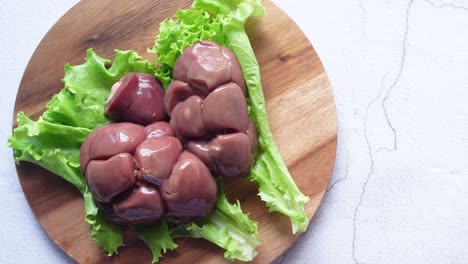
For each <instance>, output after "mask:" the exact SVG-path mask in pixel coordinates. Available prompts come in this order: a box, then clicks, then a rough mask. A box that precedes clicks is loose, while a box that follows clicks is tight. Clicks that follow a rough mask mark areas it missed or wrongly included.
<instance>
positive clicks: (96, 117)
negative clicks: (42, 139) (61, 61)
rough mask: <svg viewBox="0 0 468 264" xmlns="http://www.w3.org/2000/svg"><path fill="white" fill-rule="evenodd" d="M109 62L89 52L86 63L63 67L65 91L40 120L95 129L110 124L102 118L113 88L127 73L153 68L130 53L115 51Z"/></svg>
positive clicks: (48, 106)
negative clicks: (112, 59)
mask: <svg viewBox="0 0 468 264" xmlns="http://www.w3.org/2000/svg"><path fill="white" fill-rule="evenodd" d="M109 65H110V60H107V59H103V58H101V57H99V56H98V55H97V54H96V53H95V52H94V51H93V50H92V49H89V50H88V52H87V54H86V62H85V63H84V64H81V65H77V66H70V65H69V64H67V65H65V77H64V79H63V81H64V83H65V88H64V89H62V90H61V91H60V92H59V93H58V94H56V95H54V97H53V98H52V100H51V101H50V102H49V103H48V104H47V106H46V108H47V110H46V111H45V112H44V114H43V118H44V119H45V120H47V121H50V122H53V123H58V124H63V125H68V126H73V127H85V128H89V129H95V128H97V127H100V126H102V125H105V124H108V123H110V122H111V121H110V120H109V119H108V118H107V117H106V116H105V115H104V108H105V104H106V100H107V98H108V97H109V94H110V88H111V87H112V85H113V84H114V83H115V82H117V81H118V80H120V79H121V78H122V77H123V76H124V75H125V74H126V73H128V72H146V73H149V74H154V65H153V64H151V63H150V62H148V61H142V60H141V58H140V56H139V55H138V54H137V53H136V52H135V51H131V50H127V51H121V50H115V58H114V62H113V63H112V65H110V68H108V66H109Z"/></svg>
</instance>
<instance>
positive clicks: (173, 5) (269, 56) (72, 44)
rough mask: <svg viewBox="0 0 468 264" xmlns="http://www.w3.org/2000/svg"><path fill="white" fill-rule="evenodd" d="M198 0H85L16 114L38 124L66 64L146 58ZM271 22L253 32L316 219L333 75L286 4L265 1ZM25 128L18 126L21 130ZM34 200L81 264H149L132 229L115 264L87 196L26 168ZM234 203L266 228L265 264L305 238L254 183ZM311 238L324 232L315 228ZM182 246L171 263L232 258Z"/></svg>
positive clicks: (62, 28) (274, 117)
mask: <svg viewBox="0 0 468 264" xmlns="http://www.w3.org/2000/svg"><path fill="white" fill-rule="evenodd" d="M191 2H192V1H188V0H175V1H170V0H159V1H155V0H142V1H131V0H127V1H116V0H100V1H93V0H83V1H81V2H79V3H78V4H77V5H76V6H75V7H73V8H72V9H71V10H70V11H69V12H67V13H66V14H65V15H64V16H63V17H62V18H61V19H60V20H59V21H58V22H57V23H56V24H55V25H54V26H53V27H52V28H51V29H50V31H49V32H48V33H47V35H46V36H45V37H44V39H43V40H42V41H41V43H40V44H39V46H38V47H37V49H36V51H35V52H34V54H33V56H32V58H31V60H30V62H29V64H28V66H27V68H26V71H25V72H24V76H23V79H22V81H21V85H20V88H19V92H18V96H17V99H16V105H15V116H16V113H17V112H18V111H24V112H25V113H26V115H27V116H29V117H31V118H33V120H35V119H37V118H38V117H39V115H40V114H41V113H42V112H43V111H44V107H45V104H46V103H47V102H48V101H49V100H50V99H51V98H52V95H53V94H55V93H57V92H58V91H59V90H60V89H61V88H62V87H63V84H62V83H61V81H60V80H61V78H63V76H64V72H63V66H64V65H65V63H70V64H72V65H75V64H81V63H83V61H84V57H85V54H86V50H87V49H88V48H91V47H92V48H94V50H95V51H96V52H97V53H98V54H99V55H100V56H102V57H104V58H112V56H113V49H133V50H136V51H138V52H139V53H140V54H142V55H143V57H144V58H147V59H154V57H153V56H152V55H149V54H147V53H146V48H147V47H151V46H152V45H153V37H154V36H155V35H156V34H157V32H158V28H159V23H160V22H161V21H162V20H163V19H165V18H167V17H170V16H172V15H173V14H174V13H175V11H176V10H177V9H179V8H188V7H189V6H190V5H191ZM264 5H265V7H266V11H267V16H266V17H265V18H264V19H251V20H250V21H249V22H248V24H247V29H248V30H247V31H248V33H249V36H250V38H251V42H252V45H253V48H254V50H255V54H256V56H257V59H258V61H259V64H260V68H261V73H262V79H263V87H264V92H265V97H266V100H267V110H268V115H269V121H270V124H271V128H272V131H273V135H274V137H275V141H276V143H277V145H278V147H279V150H280V152H281V155H282V156H283V158H284V160H285V162H286V164H287V166H288V168H289V170H290V172H291V174H292V176H293V178H294V180H295V182H296V183H297V185H298V186H299V188H300V189H301V191H302V192H303V193H305V194H306V195H308V196H309V197H310V199H311V200H310V202H309V203H308V204H307V205H306V211H307V215H308V217H309V219H311V218H312V216H313V215H314V213H315V211H316V210H317V207H318V206H319V204H320V201H321V199H322V197H323V195H324V193H325V190H326V187H327V184H328V181H329V178H330V175H331V172H332V168H333V163H334V159H335V151H336V133H337V131H336V113H335V104H334V100H333V95H332V89H331V87H330V84H329V81H328V78H327V75H326V73H325V70H324V68H323V65H322V63H321V62H320V59H319V57H318V56H317V53H316V52H315V50H314V48H313V47H312V46H311V44H310V43H309V41H308V40H307V38H306V37H305V36H304V34H303V33H302V31H301V30H300V29H299V28H298V27H297V25H296V24H295V23H294V22H293V21H292V20H291V19H290V18H289V17H288V16H287V15H286V14H285V13H284V12H283V11H281V10H280V9H279V8H278V7H277V6H275V5H274V4H273V3H272V2H270V1H268V0H267V1H264ZM14 119H15V120H16V118H14ZM15 126H16V123H15ZM17 172H18V177H19V179H20V182H21V185H22V187H23V191H24V193H25V195H26V198H27V200H28V202H29V204H30V206H31V208H32V210H33V212H34V213H35V215H36V217H37V219H38V220H39V222H40V223H41V225H42V227H43V228H44V229H45V231H46V232H47V233H48V234H49V236H50V237H51V238H52V239H53V240H54V241H55V242H56V243H57V244H58V245H59V246H60V247H61V248H62V249H63V250H64V251H65V252H66V253H67V254H69V255H70V256H71V257H72V258H73V259H75V260H76V261H78V262H80V263H110V262H114V263H149V262H150V260H151V254H150V252H149V250H148V249H147V248H146V247H145V246H144V245H143V244H142V243H141V242H140V241H138V239H137V238H136V237H135V236H134V235H133V234H131V233H130V232H128V233H126V238H125V239H126V244H127V245H128V246H127V247H125V248H122V249H121V250H120V251H119V255H118V256H114V257H107V256H106V255H105V254H103V253H101V252H100V251H99V250H98V248H96V247H95V246H94V244H93V242H92V241H91V240H90V239H89V233H90V231H89V227H88V225H87V224H86V223H85V221H84V206H83V201H82V197H81V195H80V194H79V192H78V191H77V190H75V189H74V187H72V186H71V185H70V184H68V183H67V182H65V181H63V180H62V179H60V178H59V177H57V176H55V175H53V174H51V173H49V172H48V171H46V170H44V169H41V168H40V167H37V166H35V165H32V164H28V163H26V162H23V163H21V164H20V166H18V167H17ZM226 191H227V192H228V196H229V197H230V199H233V198H238V199H239V200H240V201H241V204H242V208H243V210H244V212H250V213H251V218H252V219H254V220H256V221H258V222H259V231H260V236H261V238H262V239H263V241H264V242H263V244H262V246H260V247H259V248H258V252H259V255H258V256H257V258H256V259H255V260H254V262H255V263H270V262H272V261H273V260H274V259H275V258H277V257H278V256H280V255H281V254H282V253H283V252H284V251H285V250H286V249H287V248H288V247H289V246H290V245H291V244H292V243H293V241H294V240H296V238H297V235H292V234H291V227H290V222H289V219H287V218H286V217H285V216H282V215H280V214H278V213H269V212H268V211H267V209H266V207H265V205H264V203H263V202H262V201H261V200H260V199H259V197H258V196H257V195H256V194H257V192H256V186H255V184H252V183H249V182H247V181H245V180H237V181H231V182H229V183H226ZM308 232H315V230H309V231H308ZM176 242H177V243H178V244H179V247H178V248H177V249H176V250H175V251H172V252H170V253H168V254H166V255H165V256H164V258H163V259H162V261H161V262H162V263H189V262H190V263H195V262H196V263H222V262H227V261H226V260H225V259H224V258H223V251H222V250H221V249H219V248H217V247H216V246H214V245H212V244H210V243H209V242H207V241H204V240H202V239H178V240H177V241H176Z"/></svg>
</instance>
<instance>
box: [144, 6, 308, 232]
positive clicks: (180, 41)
mask: <svg viewBox="0 0 468 264" xmlns="http://www.w3.org/2000/svg"><path fill="white" fill-rule="evenodd" d="M264 14H265V10H264V8H263V6H262V4H261V3H260V1H256V0H225V1H221V0H196V1H194V3H193V5H192V9H188V10H179V11H178V12H177V13H176V14H175V19H166V20H165V21H164V22H162V24H161V27H160V34H159V35H158V36H157V37H156V39H155V45H154V47H153V49H152V50H151V51H153V52H155V53H157V54H158V59H157V61H156V64H157V65H158V66H159V68H158V70H157V71H156V73H155V74H156V76H158V77H159V78H160V79H161V80H164V81H163V84H164V86H165V87H167V85H168V84H169V83H170V82H171V81H172V68H173V67H174V64H175V60H176V59H177V57H178V56H179V55H180V54H181V53H182V51H183V50H184V49H185V48H186V47H188V46H190V45H192V44H193V43H195V42H196V41H199V40H203V39H210V40H213V41H215V42H217V43H219V44H221V45H225V46H227V47H229V48H230V49H231V50H232V51H233V52H234V53H235V54H236V56H237V58H238V60H239V63H240V65H241V68H242V72H243V73H244V77H245V80H246V83H247V88H248V92H249V98H248V106H249V115H250V117H251V118H252V120H253V121H254V122H255V125H256V127H257V129H258V132H259V143H260V149H261V150H260V153H259V156H258V158H257V159H256V162H255V164H254V167H253V170H252V172H251V175H250V176H249V178H250V179H251V180H252V181H256V182H257V183H258V184H259V196H260V197H261V199H262V200H263V201H265V202H266V205H267V206H268V207H269V210H270V211H278V212H280V213H282V214H284V215H286V216H288V217H289V218H290V219H291V224H292V231H293V233H296V232H303V231H305V230H306V229H307V226H308V218H307V215H306V213H305V210H304V205H305V203H306V202H307V201H308V200H309V198H308V197H307V196H305V195H304V194H302V193H301V192H300V190H299V189H298V188H297V186H296V184H295V183H294V181H293V179H292V177H291V175H290V173H289V171H288V169H287V167H286V165H285V164H284V161H283V160H282V158H281V156H280V153H279V151H278V148H277V147H276V144H275V142H274V139H273V136H272V133H271V130H270V127H269V124H268V117H267V113H266V107H265V106H266V104H265V97H264V95H263V90H262V82H261V77H260V69H259V66H258V62H257V60H256V58H255V54H254V52H253V49H252V47H251V45H250V41H249V38H248V36H247V33H246V31H245V29H244V25H245V22H246V20H247V19H248V18H249V17H252V16H263V15H264Z"/></svg>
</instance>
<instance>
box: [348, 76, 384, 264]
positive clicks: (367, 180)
mask: <svg viewBox="0 0 468 264" xmlns="http://www.w3.org/2000/svg"><path fill="white" fill-rule="evenodd" d="M387 75H388V73H387V74H386V75H385V76H384V77H383V78H382V84H381V89H380V92H379V94H378V95H377V96H376V97H375V98H373V99H372V100H371V101H370V102H369V103H368V104H367V108H366V115H365V116H364V137H365V139H366V144H367V149H368V151H369V158H370V162H371V166H370V171H369V173H368V174H367V177H366V180H365V181H364V185H363V187H362V192H361V196H360V198H359V202H358V204H357V205H356V207H355V208H354V215H353V242H352V245H353V260H354V263H356V264H357V263H359V262H358V260H357V258H356V235H357V223H356V219H357V214H358V210H359V207H360V206H361V204H362V200H363V199H364V194H365V193H366V187H367V183H368V182H369V179H370V177H371V176H372V174H374V166H375V162H374V155H373V154H372V146H371V143H370V140H369V135H368V133H367V128H368V127H367V118H368V116H369V109H370V108H371V106H372V104H374V102H376V101H377V100H378V99H379V98H380V97H381V95H382V92H383V90H384V80H385V78H386V77H387Z"/></svg>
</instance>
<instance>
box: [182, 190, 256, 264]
mask: <svg viewBox="0 0 468 264" xmlns="http://www.w3.org/2000/svg"><path fill="white" fill-rule="evenodd" d="M257 226H258V223H257V222H254V221H252V220H250V219H249V214H244V213H243V212H242V209H241V206H240V203H239V201H237V202H236V204H231V203H229V201H228V199H227V198H226V196H225V195H224V193H222V194H221V195H220V197H219V198H218V200H217V201H216V208H215V210H214V212H213V213H212V214H211V215H210V217H209V218H207V219H206V220H204V221H202V222H196V223H191V224H189V225H187V230H188V231H189V233H190V235H191V236H192V237H195V238H204V239H206V240H209V241H211V242H213V243H214V244H216V245H218V246H219V247H221V248H223V249H225V250H226V252H225V253H224V257H225V258H226V259H228V260H236V259H237V260H242V261H251V260H252V259H253V258H254V257H255V256H256V255H257V251H256V250H255V249H256V248H257V246H259V245H260V244H261V243H262V241H261V239H260V237H259V236H258V229H257Z"/></svg>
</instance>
